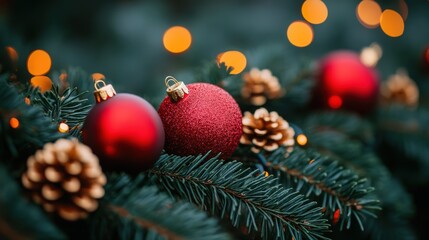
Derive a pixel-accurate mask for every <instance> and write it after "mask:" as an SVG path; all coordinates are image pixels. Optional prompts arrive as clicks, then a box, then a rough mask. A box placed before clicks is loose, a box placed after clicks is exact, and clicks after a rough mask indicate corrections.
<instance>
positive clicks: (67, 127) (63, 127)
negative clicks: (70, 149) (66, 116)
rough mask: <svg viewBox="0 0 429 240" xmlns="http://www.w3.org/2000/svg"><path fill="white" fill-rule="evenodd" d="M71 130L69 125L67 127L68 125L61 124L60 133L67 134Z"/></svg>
mask: <svg viewBox="0 0 429 240" xmlns="http://www.w3.org/2000/svg"><path fill="white" fill-rule="evenodd" d="M69 129H70V128H69V125H67V124H66V123H60V125H59V126H58V132H60V133H67V132H68V131H69Z"/></svg>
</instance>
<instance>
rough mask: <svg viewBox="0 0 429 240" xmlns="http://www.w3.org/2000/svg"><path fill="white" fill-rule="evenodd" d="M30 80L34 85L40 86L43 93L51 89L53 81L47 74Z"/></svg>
mask: <svg viewBox="0 0 429 240" xmlns="http://www.w3.org/2000/svg"><path fill="white" fill-rule="evenodd" d="M30 82H31V85H32V86H33V87H38V88H39V89H40V91H41V92H42V93H44V92H46V91H48V90H51V88H52V81H51V79H50V78H49V77H47V76H35V77H32V78H31V80H30Z"/></svg>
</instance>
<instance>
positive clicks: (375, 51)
mask: <svg viewBox="0 0 429 240" xmlns="http://www.w3.org/2000/svg"><path fill="white" fill-rule="evenodd" d="M382 55H383V50H382V49H381V47H380V45H378V44H377V43H373V44H371V45H370V46H369V47H365V48H363V49H362V51H361V53H360V60H361V62H362V63H363V64H365V65H366V66H368V67H375V66H376V65H377V63H378V60H380V58H381V56H382Z"/></svg>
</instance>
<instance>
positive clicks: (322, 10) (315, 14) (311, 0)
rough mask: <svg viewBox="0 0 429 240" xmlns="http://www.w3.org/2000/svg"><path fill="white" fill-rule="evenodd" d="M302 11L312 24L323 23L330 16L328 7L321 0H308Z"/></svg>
mask: <svg viewBox="0 0 429 240" xmlns="http://www.w3.org/2000/svg"><path fill="white" fill-rule="evenodd" d="M301 13H302V16H303V17H304V19H305V20H307V21H308V22H309V23H312V24H321V23H323V22H325V20H326V18H328V8H327V7H326V5H325V3H324V2H322V1H321V0H306V1H305V2H304V3H303V4H302V7H301Z"/></svg>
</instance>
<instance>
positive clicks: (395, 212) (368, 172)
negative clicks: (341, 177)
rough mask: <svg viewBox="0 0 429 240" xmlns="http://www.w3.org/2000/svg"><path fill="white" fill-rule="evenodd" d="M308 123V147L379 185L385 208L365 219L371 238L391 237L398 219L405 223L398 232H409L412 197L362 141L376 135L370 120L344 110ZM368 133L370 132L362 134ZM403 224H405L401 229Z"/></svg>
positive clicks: (373, 184)
mask: <svg viewBox="0 0 429 240" xmlns="http://www.w3.org/2000/svg"><path fill="white" fill-rule="evenodd" d="M323 119H325V120H323ZM305 123H306V124H305V126H306V128H305V131H306V134H307V136H308V139H309V143H308V146H311V147H314V148H317V150H318V151H320V152H323V154H325V155H327V156H329V157H331V158H332V159H335V160H338V162H339V163H340V164H341V165H342V166H344V167H346V168H349V169H351V170H353V171H354V172H356V173H358V175H359V176H360V177H365V178H368V180H369V182H370V184H371V185H372V186H374V187H375V188H376V191H375V192H374V194H375V195H376V197H377V198H378V199H379V200H380V202H381V204H382V208H383V209H382V211H381V212H380V213H379V214H378V219H370V218H369V219H367V220H366V221H365V225H366V226H367V227H366V231H365V232H366V234H369V235H371V236H372V237H374V236H385V237H380V239H388V237H387V238H386V236H392V235H391V233H392V231H389V230H388V229H389V228H395V229H396V226H395V223H397V222H398V221H397V219H398V218H401V219H402V220H401V222H402V224H400V225H398V229H397V230H398V232H399V231H404V232H410V231H411V230H410V228H409V224H408V223H407V219H409V218H410V217H411V216H412V215H413V211H414V209H413V204H412V200H411V197H410V195H409V194H408V193H407V192H406V191H405V188H404V187H403V186H402V184H401V183H400V182H399V181H396V180H395V179H394V178H393V176H392V175H391V173H390V172H389V170H388V169H387V168H386V167H385V166H384V165H383V163H382V162H381V160H380V159H379V158H378V157H377V156H376V155H375V153H373V152H372V151H371V149H370V148H368V145H367V144H365V143H363V142H371V141H372V140H371V138H365V137H364V136H371V135H373V134H372V133H370V129H369V126H367V123H366V122H365V121H362V120H361V119H359V118H356V117H355V116H347V114H344V113H326V114H320V115H319V114H315V115H313V116H310V117H309V118H308V119H307V121H306V122H305ZM325 126H328V127H325ZM365 132H367V134H360V133H365ZM359 135H361V136H359ZM389 161H391V159H389ZM400 226H403V227H402V228H403V229H402V230H401V229H400V228H401V227H400ZM383 231H385V232H383ZM410 236H412V235H410ZM375 239H378V237H375Z"/></svg>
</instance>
